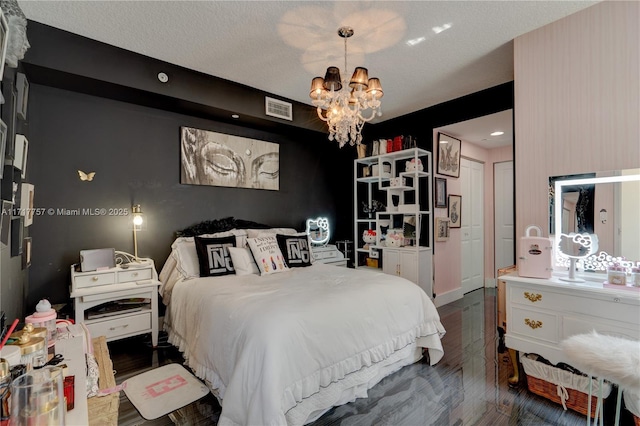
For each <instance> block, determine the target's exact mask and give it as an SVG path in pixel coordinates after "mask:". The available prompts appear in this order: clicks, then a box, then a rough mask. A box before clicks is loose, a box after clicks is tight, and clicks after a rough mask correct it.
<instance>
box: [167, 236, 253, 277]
mask: <svg viewBox="0 0 640 426" xmlns="http://www.w3.org/2000/svg"><path fill="white" fill-rule="evenodd" d="M231 235H235V237H236V247H245V246H246V242H247V232H246V231H245V230H244V229H232V230H231V231H225V232H216V233H215V234H203V235H198V236H199V237H206V238H220V237H229V236H231ZM171 249H172V250H173V253H174V255H175V256H174V258H175V259H176V263H177V264H176V269H178V271H180V273H181V274H182V276H183V277H184V278H198V277H199V276H200V262H198V253H197V252H196V243H195V242H194V241H193V237H179V238H176V240H175V241H174V242H173V244H171ZM232 261H233V260H232Z"/></svg>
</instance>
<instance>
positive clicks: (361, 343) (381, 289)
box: [165, 263, 445, 425]
mask: <svg viewBox="0 0 640 426" xmlns="http://www.w3.org/2000/svg"><path fill="white" fill-rule="evenodd" d="M165 328H167V331H168V332H169V341H170V342H172V343H173V344H174V345H176V346H177V347H178V348H179V349H180V350H181V351H182V352H184V355H185V358H186V360H187V364H188V365H189V366H190V367H191V368H192V369H193V370H194V371H195V373H196V375H197V376H198V377H200V378H203V379H205V380H207V381H208V382H209V384H210V386H211V387H212V388H213V389H215V393H217V395H218V397H219V398H221V399H223V400H224V401H223V404H222V413H221V417H220V421H219V423H218V424H219V425H226V424H230V425H283V424H303V423H304V422H306V421H308V420H309V419H308V418H307V416H308V415H312V413H314V412H317V410H318V408H322V409H326V408H328V407H330V406H331V405H334V404H335V403H338V404H340V403H343V402H344V401H340V398H339V396H340V395H341V393H342V392H343V391H344V390H345V389H349V388H355V387H358V386H360V387H362V386H363V385H364V386H365V388H364V389H365V391H366V389H368V388H370V387H371V386H373V384H375V383H376V382H377V381H379V380H380V379H381V378H382V377H383V376H382V377H379V376H380V374H381V373H384V375H386V374H390V373H391V372H393V371H395V370H389V368H391V367H389V366H390V365H391V364H393V363H395V362H397V361H399V360H401V359H409V358H411V361H407V362H404V364H402V365H405V364H407V363H410V362H413V361H415V360H416V358H414V357H412V356H411V354H412V351H413V350H414V349H415V348H416V347H419V348H420V347H423V348H428V349H429V359H430V362H431V364H432V365H433V364H435V363H436V362H438V361H439V360H440V359H441V358H442V356H443V349H442V345H441V342H440V338H441V337H442V336H443V335H444V332H445V331H444V328H443V326H442V324H441V323H440V318H439V315H438V312H437V311H436V309H435V306H434V305H433V303H432V302H431V300H430V299H429V298H428V297H427V295H426V294H425V293H424V292H423V291H422V290H421V289H420V287H418V286H417V285H415V284H413V283H411V282H409V281H407V280H405V279H403V278H399V277H395V276H391V275H387V274H383V273H381V272H372V271H365V270H353V269H347V268H339V267H335V266H329V265H324V264H317V263H316V264H314V265H313V266H310V267H307V268H294V269H292V270H290V271H286V272H282V273H279V274H273V275H268V276H258V275H244V276H235V275H227V276H223V277H209V278H197V279H192V280H188V281H178V282H177V283H176V284H175V286H174V287H173V291H172V296H171V303H170V304H169V305H168V307H167V312H166V315H165ZM385 368H386V370H385ZM397 368H399V367H395V369H397ZM369 372H370V373H369ZM336 388H337V389H336ZM320 394H321V395H322V396H323V398H324V401H323V402H322V403H321V405H317V404H315V403H314V404H310V403H308V401H307V400H310V399H313V398H312V397H317V396H318V395H320ZM328 394H332V395H333V396H329V395H328ZM355 396H362V392H360V394H356V395H355ZM342 397H343V398H344V395H343V396H342ZM327 400H330V401H329V402H327ZM322 404H325V405H326V404H328V405H326V407H325V406H324V405H322ZM303 408H304V409H303ZM299 409H303V410H302V411H303V413H302V414H301V413H300V412H296V410H298V411H300V410H299Z"/></svg>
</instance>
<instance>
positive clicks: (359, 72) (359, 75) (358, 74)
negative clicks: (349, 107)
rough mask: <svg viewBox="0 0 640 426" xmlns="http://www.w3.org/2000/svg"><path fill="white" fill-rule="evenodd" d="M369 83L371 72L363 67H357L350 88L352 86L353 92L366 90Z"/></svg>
mask: <svg viewBox="0 0 640 426" xmlns="http://www.w3.org/2000/svg"><path fill="white" fill-rule="evenodd" d="M368 81H369V71H368V70H367V69H366V68H363V67H356V69H355V70H354V71H353V75H352V76H351V81H350V82H349V86H351V88H352V89H353V90H366V89H367V82H368Z"/></svg>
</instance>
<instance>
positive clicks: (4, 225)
mask: <svg viewBox="0 0 640 426" xmlns="http://www.w3.org/2000/svg"><path fill="white" fill-rule="evenodd" d="M12 209H13V204H11V203H10V202H9V201H5V200H3V201H2V216H0V242H2V244H4V245H5V246H6V245H7V244H9V228H10V225H11V217H12V216H11V213H12Z"/></svg>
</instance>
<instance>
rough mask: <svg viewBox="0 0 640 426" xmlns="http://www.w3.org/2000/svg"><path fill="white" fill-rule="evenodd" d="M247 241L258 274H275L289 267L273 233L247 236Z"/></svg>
mask: <svg viewBox="0 0 640 426" xmlns="http://www.w3.org/2000/svg"><path fill="white" fill-rule="evenodd" d="M247 243H248V244H249V248H251V253H252V254H253V258H254V259H255V260H256V264H258V269H260V275H269V274H275V273H277V272H282V271H286V270H288V269H289V268H288V267H287V264H286V263H285V261H284V256H282V251H280V247H279V246H278V240H276V236H275V235H267V236H264V237H256V238H247Z"/></svg>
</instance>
